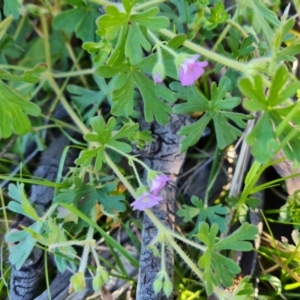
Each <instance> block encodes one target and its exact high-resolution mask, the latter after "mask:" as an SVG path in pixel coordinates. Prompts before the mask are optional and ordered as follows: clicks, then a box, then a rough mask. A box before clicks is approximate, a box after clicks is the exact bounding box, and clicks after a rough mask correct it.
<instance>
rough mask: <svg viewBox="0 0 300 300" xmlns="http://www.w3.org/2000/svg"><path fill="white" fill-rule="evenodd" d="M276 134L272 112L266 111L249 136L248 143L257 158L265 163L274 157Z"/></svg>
mask: <svg viewBox="0 0 300 300" xmlns="http://www.w3.org/2000/svg"><path fill="white" fill-rule="evenodd" d="M275 142H276V141H275V134H274V131H273V124H272V121H271V116H270V113H268V112H265V113H264V114H263V115H262V116H261V117H260V119H259V120H258V122H257V123H256V125H255V126H254V128H253V129H252V131H251V132H250V133H249V134H248V136H247V143H248V144H249V146H251V147H252V153H253V155H254V156H255V158H256V159H257V160H258V161H259V162H261V163H264V162H265V161H267V160H268V159H271V158H272V157H274V155H275V153H274V150H275V149H274V145H275V144H274V143H275Z"/></svg>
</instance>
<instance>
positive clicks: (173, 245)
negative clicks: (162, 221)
mask: <svg viewBox="0 0 300 300" xmlns="http://www.w3.org/2000/svg"><path fill="white" fill-rule="evenodd" d="M169 243H170V244H171V246H172V247H173V248H174V250H175V251H176V252H177V253H178V255H179V256H181V258H182V259H183V260H184V262H185V263H186V264H187V265H188V266H189V267H190V268H191V270H192V271H194V273H195V274H196V275H197V276H198V277H199V278H200V279H201V280H202V278H203V273H202V272H201V271H200V270H199V269H198V267H197V266H196V265H195V264H194V263H193V261H192V260H191V259H190V258H189V257H188V256H187V255H186V254H185V253H184V251H183V250H182V249H181V248H180V247H179V246H178V244H177V243H176V242H175V241H174V240H173V239H170V240H169Z"/></svg>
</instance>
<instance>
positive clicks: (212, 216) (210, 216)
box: [177, 196, 230, 232]
mask: <svg viewBox="0 0 300 300" xmlns="http://www.w3.org/2000/svg"><path fill="white" fill-rule="evenodd" d="M191 202H192V203H193V205H194V207H192V206H189V205H186V204H184V205H183V206H182V209H180V210H178V212H177V215H178V216H180V217H183V218H184V219H183V221H184V222H189V221H191V220H192V219H193V218H194V217H196V216H198V220H197V223H196V225H195V227H196V228H198V223H199V222H206V220H208V221H209V223H210V224H211V225H212V224H214V223H216V224H217V225H218V227H219V229H220V231H221V232H225V231H226V230H227V224H228V220H227V219H226V218H225V216H222V215H226V214H228V213H229V211H230V209H229V208H228V207H223V206H222V205H221V204H218V205H214V206H209V207H205V206H204V204H203V202H202V201H201V200H199V198H198V197H196V196H192V198H191Z"/></svg>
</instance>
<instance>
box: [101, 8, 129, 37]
mask: <svg viewBox="0 0 300 300" xmlns="http://www.w3.org/2000/svg"><path fill="white" fill-rule="evenodd" d="M105 10H106V13H107V14H106V15H103V16H101V17H100V18H98V19H97V26H98V30H97V34H99V35H101V36H103V37H105V38H106V39H108V40H113V39H114V38H115V37H116V36H117V34H118V32H119V31H120V29H121V28H122V27H123V26H124V25H126V24H127V23H128V20H129V14H128V13H123V12H120V11H119V10H118V8H117V7H116V6H107V7H106V8H105Z"/></svg>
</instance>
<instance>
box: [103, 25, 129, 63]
mask: <svg viewBox="0 0 300 300" xmlns="http://www.w3.org/2000/svg"><path fill="white" fill-rule="evenodd" d="M127 33H128V25H124V26H123V27H122V29H121V31H120V34H119V37H118V42H117V45H116V46H115V48H114V50H113V51H112V53H111V55H110V57H109V58H108V60H107V62H106V63H107V65H108V66H112V67H117V68H118V67H119V66H120V65H121V64H122V63H123V61H124V59H125V44H126V38H127Z"/></svg>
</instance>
